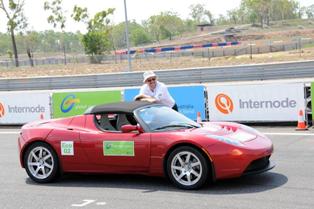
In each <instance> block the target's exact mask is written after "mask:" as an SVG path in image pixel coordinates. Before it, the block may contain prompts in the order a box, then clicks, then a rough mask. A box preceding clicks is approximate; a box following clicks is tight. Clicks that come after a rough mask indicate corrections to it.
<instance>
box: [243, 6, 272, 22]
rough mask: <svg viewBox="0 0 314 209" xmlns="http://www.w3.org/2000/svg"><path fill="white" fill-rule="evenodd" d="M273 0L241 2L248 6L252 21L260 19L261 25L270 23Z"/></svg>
mask: <svg viewBox="0 0 314 209" xmlns="http://www.w3.org/2000/svg"><path fill="white" fill-rule="evenodd" d="M271 2H272V0H242V2H241V4H242V6H243V7H245V8H247V11H248V13H249V16H250V20H251V21H252V23H255V21H256V20H258V19H259V21H260V24H261V27H262V28H263V27H264V23H265V22H266V23H267V25H269V21H270V9H271Z"/></svg>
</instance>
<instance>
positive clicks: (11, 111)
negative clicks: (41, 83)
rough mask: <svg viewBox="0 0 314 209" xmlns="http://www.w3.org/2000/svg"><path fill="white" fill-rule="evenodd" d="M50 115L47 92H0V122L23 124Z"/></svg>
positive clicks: (48, 117)
mask: <svg viewBox="0 0 314 209" xmlns="http://www.w3.org/2000/svg"><path fill="white" fill-rule="evenodd" d="M50 115H51V114H50V95H49V93H32V92H5V93H0V124H24V123H27V122H31V121H35V120H40V119H50V118H51V116H50Z"/></svg>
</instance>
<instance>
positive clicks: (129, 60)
mask: <svg viewBox="0 0 314 209" xmlns="http://www.w3.org/2000/svg"><path fill="white" fill-rule="evenodd" d="M124 14H125V37H126V46H127V49H128V52H127V55H128V64H129V67H128V71H129V72H130V71H132V66H131V56H130V43H129V28H128V26H129V22H128V15H127V10H126V0H124Z"/></svg>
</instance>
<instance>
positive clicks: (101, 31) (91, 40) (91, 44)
mask: <svg viewBox="0 0 314 209" xmlns="http://www.w3.org/2000/svg"><path fill="white" fill-rule="evenodd" d="M114 10H115V9H113V8H109V9H107V10H103V11H100V12H97V13H96V14H95V15H94V17H93V18H90V17H89V14H88V11H87V9H86V8H81V7H79V6H75V7H74V9H73V13H72V15H71V17H72V18H73V19H74V20H75V21H77V22H83V23H85V24H86V25H87V31H88V32H87V33H86V34H85V35H83V38H82V43H83V45H84V49H85V53H86V54H90V55H91V56H92V57H91V58H92V61H94V62H96V63H100V61H101V59H98V58H99V57H100V56H98V55H102V54H103V53H105V52H107V51H110V49H112V42H111V41H110V32H111V29H112V26H111V25H110V19H109V18H108V16H109V15H112V14H113V13H114Z"/></svg>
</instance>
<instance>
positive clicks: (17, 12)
mask: <svg viewBox="0 0 314 209" xmlns="http://www.w3.org/2000/svg"><path fill="white" fill-rule="evenodd" d="M4 1H5V0H0V10H2V11H3V12H4V13H5V16H6V18H7V20H8V21H7V27H8V31H9V33H10V36H11V41H12V47H13V53H14V58H15V66H16V67H18V66H19V60H18V53H17V46H16V40H15V31H16V30H23V29H24V28H26V27H27V21H26V18H25V16H24V11H23V7H24V0H8V2H6V3H7V4H5V2H4Z"/></svg>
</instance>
